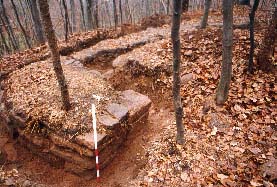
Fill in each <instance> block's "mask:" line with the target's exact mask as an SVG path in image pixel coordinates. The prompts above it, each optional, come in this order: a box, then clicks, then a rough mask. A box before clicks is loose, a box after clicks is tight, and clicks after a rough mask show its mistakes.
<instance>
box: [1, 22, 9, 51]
mask: <svg viewBox="0 0 277 187" xmlns="http://www.w3.org/2000/svg"><path fill="white" fill-rule="evenodd" d="M0 36H1V40H2V42H3V44H4V47H5V50H6V51H7V52H8V53H10V52H11V50H10V48H9V46H8V44H7V42H6V38H5V36H4V34H3V30H2V27H1V26H0Z"/></svg>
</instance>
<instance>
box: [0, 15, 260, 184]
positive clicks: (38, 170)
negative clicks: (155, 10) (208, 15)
mask: <svg viewBox="0 0 277 187" xmlns="http://www.w3.org/2000/svg"><path fill="white" fill-rule="evenodd" d="M199 15H200V14H199ZM208 31H209V30H208ZM214 35H216V34H215V33H213V35H212V37H214ZM208 36H209V32H208V34H207V37H208ZM200 37H201V36H194V38H193V39H192V40H194V39H195V41H194V44H198V42H199V41H198V39H197V38H200ZM202 37H203V36H202ZM219 37H220V36H219ZM203 38H204V39H205V38H206V36H205V37H203ZM204 39H203V41H205V40H204ZM239 39H240V40H239ZM218 40H219V39H216V40H215V41H214V42H212V44H211V45H216V43H219V42H218ZM237 40H238V41H244V38H242V39H241V38H238V37H237ZM207 44H208V45H210V44H209V43H202V44H200V45H203V46H204V45H207ZM244 46H246V45H244ZM212 47H213V48H212V49H214V50H211V51H210V53H211V54H212V53H215V54H213V55H212V56H213V58H215V57H216V58H218V59H217V61H218V62H219V61H221V60H220V59H219V58H220V54H217V53H219V52H218V51H215V50H216V49H217V48H218V46H212ZM195 49H197V48H195ZM206 51H208V50H206ZM206 51H205V53H204V52H203V53H204V55H205V54H206ZM197 53H202V52H201V51H200V52H199V51H198V52H197ZM194 55H195V54H192V55H191V54H187V55H185V56H188V57H186V58H188V59H189V60H190V61H193V62H196V61H197V60H198V61H204V60H202V59H197V58H196V57H195V58H194ZM204 55H201V56H204ZM195 56H200V55H195ZM242 57H243V58H244V57H245V53H243V54H237V58H242ZM189 60H187V61H189ZM211 61H212V60H211ZM203 64H205V66H206V65H207V67H201V68H199V67H197V66H198V65H201V66H203ZM203 64H201V62H199V64H197V63H195V64H190V66H196V67H194V70H195V72H192V73H191V72H189V68H187V69H185V70H184V72H182V73H183V74H184V75H188V77H189V76H190V75H191V76H195V75H197V74H199V75H197V76H198V79H197V81H195V82H194V83H197V84H194V83H193V84H192V83H189V84H187V86H186V87H184V88H183V89H184V90H182V91H183V94H184V98H190V97H188V95H190V96H192V95H193V98H190V99H191V100H184V101H185V102H184V103H185V109H186V110H187V112H186V114H187V116H186V120H189V121H187V122H186V123H187V126H188V132H189V133H188V140H191V142H192V143H190V142H189V143H188V144H187V145H186V146H187V147H186V149H187V150H190V149H188V148H191V150H192V151H193V153H192V157H189V156H187V155H185V156H184V158H190V159H191V161H192V163H193V162H194V161H195V162H196V160H195V157H196V156H199V157H200V156H201V154H200V153H201V152H199V154H198V153H197V151H199V150H201V146H202V147H203V145H206V144H201V141H202V143H203V142H204V143H207V142H208V143H211V142H213V143H215V144H216V143H218V142H220V141H222V139H223V138H221V137H220V136H216V137H217V138H218V139H215V138H214V139H213V138H211V139H209V141H207V140H206V139H205V138H206V137H207V135H209V136H211V135H210V134H212V133H213V132H210V128H212V127H210V126H208V128H207V127H206V126H201V125H203V124H204V123H203V124H202V123H200V122H199V123H198V122H195V120H200V119H198V118H196V117H195V116H198V115H199V113H196V112H198V111H200V110H202V108H201V107H203V106H202V105H196V104H194V103H198V104H199V102H198V101H197V100H199V95H200V96H202V97H203V98H202V97H201V99H202V100H203V101H206V100H208V99H206V97H207V96H209V95H210V93H213V91H214V90H213V89H214V88H215V86H214V85H213V84H215V80H217V79H218V76H216V77H210V75H214V74H218V72H216V73H214V72H209V74H208V78H209V80H210V79H211V80H212V81H213V83H212V84H208V85H213V88H205V86H206V85H207V84H204V83H202V82H207V80H206V79H205V76H206V74H205V76H204V77H202V76H203V75H202V74H200V72H201V73H202V72H204V71H206V70H209V71H212V70H214V69H219V68H214V69H212V68H211V67H212V66H211V65H209V62H208V61H207V62H205V63H203ZM217 64H219V63H217ZM217 64H215V65H216V67H217V66H219V65H217ZM213 65H214V64H213ZM237 66H238V65H236V66H235V67H237ZM89 68H92V69H94V70H97V71H99V72H101V73H104V72H107V71H108V70H110V69H112V67H111V64H109V65H108V66H107V64H97V65H93V66H90V67H89ZM190 68H191V67H190ZM211 69H212V70H211ZM237 69H238V68H236V69H235V74H236V73H237V74H238V72H236V71H238V70H237ZM241 69H242V68H240V71H239V72H240V73H242V72H243V71H242V70H241ZM199 77H200V78H199ZM185 78H186V77H185ZM202 79H203V80H202ZM108 81H109V82H110V83H111V84H112V85H113V86H114V88H115V89H116V90H126V89H132V90H134V91H138V92H139V93H142V94H145V95H148V96H149V97H150V99H151V100H152V102H153V105H152V107H151V110H150V114H149V118H148V120H149V121H148V123H146V124H145V125H144V126H142V127H141V126H138V127H137V128H136V129H133V130H132V131H131V133H130V134H129V136H128V139H127V140H126V141H125V143H124V145H123V146H122V147H121V148H120V152H119V154H117V156H116V157H115V159H114V160H113V161H112V162H111V163H110V164H109V166H108V167H107V168H105V169H103V170H101V171H100V172H101V181H100V183H99V184H97V182H96V181H95V180H94V179H92V180H87V179H85V178H83V177H79V176H76V175H73V174H70V173H67V172H65V171H64V170H63V169H59V168H56V167H52V166H51V165H50V164H49V163H47V162H45V161H44V160H42V159H41V158H39V157H37V156H35V155H34V154H32V153H31V152H29V151H27V149H25V148H24V147H22V146H20V145H19V144H18V143H17V141H16V139H11V138H9V136H8V135H7V133H6V132H5V130H4V129H3V130H2V129H0V151H1V152H0V176H1V166H2V168H4V170H5V171H9V170H12V169H16V170H17V171H18V174H17V173H16V172H15V174H12V176H13V177H11V178H12V179H14V181H19V182H18V183H20V184H23V183H24V182H26V181H29V182H30V183H31V184H32V185H33V186H53V187H55V186H57V187H60V186H69V187H71V186H72V187H75V186H103V187H124V186H126V187H127V186H138V185H135V184H134V185H131V184H130V183H129V182H130V180H133V179H135V178H136V177H137V175H139V172H140V169H141V168H144V167H145V164H147V163H149V162H147V160H148V155H147V151H146V150H147V148H149V146H150V145H153V142H155V140H156V139H160V138H162V137H161V136H164V135H166V136H164V139H163V141H162V142H157V143H163V144H170V143H171V142H170V141H166V140H165V139H166V138H168V137H169V138H172V137H173V136H174V135H172V134H171V133H172V132H170V133H169V134H170V136H169V135H167V132H169V131H170V130H171V131H172V129H174V128H172V125H173V121H174V119H173V118H174V114H173V107H172V103H171V102H172V99H171V88H170V87H168V85H167V84H164V83H163V82H160V81H159V77H155V76H153V77H147V76H144V75H140V76H133V75H131V74H130V73H128V72H127V73H126V72H124V71H123V72H119V73H118V74H117V75H116V76H114V77H112V78H111V79H108ZM243 81H245V80H243ZM237 84H238V85H239V83H237ZM249 84H250V83H249ZM251 84H252V83H251ZM190 86H192V88H191V87H190ZM233 87H235V86H234V85H233ZM249 87H250V86H249ZM200 88H201V89H200ZM202 88H203V90H202ZM194 89H195V90H194ZM197 89H198V91H199V90H200V91H199V93H198V91H197ZM208 89H211V90H212V91H211V92H209V93H208V94H207V95H204V94H203V93H205V92H204V91H205V90H208ZM208 91H210V90H208ZM196 93H197V94H198V96H194V94H196ZM185 94H187V95H185ZM230 95H231V98H232V99H233V100H236V98H237V95H236V94H232V93H231V94H230ZM209 99H210V98H209ZM193 107H194V108H193ZM228 107H229V108H227V109H228V110H227V109H226V111H225V113H227V111H229V110H233V108H234V106H228ZM208 110H210V109H208ZM220 110H221V111H220ZM220 110H219V113H220V112H222V110H225V108H223V109H220ZM193 111H194V113H193ZM195 111H196V112H195ZM201 112H202V111H201ZM234 114H236V113H234ZM193 115H194V116H193ZM234 119H235V120H237V118H234ZM201 120H202V119H201ZM207 123H208V122H207ZM0 127H1V125H0ZM204 127H205V128H204ZM170 128H171V129H170ZM217 128H218V130H220V128H219V127H217ZM217 128H216V129H217ZM228 128H229V130H230V129H233V128H232V126H230V127H228ZM241 128H245V127H241ZM235 130H236V129H235ZM194 131H195V132H196V131H197V133H194ZM198 131H199V132H198ZM206 131H207V132H206ZM201 133H202V134H201ZM216 133H217V132H215V134H216ZM219 133H220V135H222V137H224V131H222V132H221V131H220V132H218V134H219ZM236 133H237V132H236ZM198 135H199V137H198ZM227 135H228V134H227ZM227 135H226V136H227ZM211 137H214V135H212V136H211ZM242 139H245V138H242ZM196 140H197V141H198V140H199V142H200V143H199V145H198V144H196ZM230 140H232V139H231V138H230ZM194 141H195V142H194ZM239 141H240V140H239ZM220 143H222V142H220ZM224 143H225V142H224ZM232 143H233V142H232ZM235 143H236V142H235ZM242 143H244V142H242ZM222 144H223V143H222ZM228 144H229V143H228ZM196 145H197V146H196ZM223 145H225V144H223ZM190 146H191V147H190ZM195 147H196V148H195ZM199 147H200V148H199ZM230 147H231V148H232V147H235V144H234V143H233V144H232V145H231V146H230ZM166 148H167V147H166ZM231 148H230V150H231ZM153 149H155V148H153ZM178 149H179V148H178V147H177V148H176V147H175V148H174V149H173V152H174V151H176V150H177V152H178ZM187 150H186V151H187ZM210 150H212V149H209V150H208V151H210ZM228 150H229V148H228ZM162 151H164V150H162ZM162 151H161V152H162ZM166 151H168V150H166ZM179 151H180V150H179ZM186 151H185V152H186ZM205 151H206V150H205ZM254 151H255V150H254ZM156 152H158V151H156ZM156 152H155V151H153V153H156ZM158 153H160V152H158ZM196 153H197V155H195V154H196ZM205 153H206V152H205ZM165 154H167V152H166V153H165ZM161 155H162V154H161ZM172 155H173V157H172V158H174V155H175V153H172ZM176 155H177V154H176ZM207 155H208V154H207ZM177 156H178V155H177ZM177 156H176V157H177ZM223 157H224V158H225V157H228V155H221V157H219V158H220V159H223ZM215 158H217V157H215ZM215 158H213V157H211V158H209V159H210V160H214V159H215ZM100 159H101V155H100ZM206 159H207V160H208V158H206ZM188 160H189V159H188ZM163 161H164V160H163ZM163 161H161V162H163ZM203 161H204V160H202V162H200V161H199V163H200V165H201V164H202V165H201V166H203ZM223 161H224V159H223ZM223 161H222V167H223V166H226V165H227V164H225V162H223ZM209 162H211V163H215V162H213V161H209ZM209 162H206V163H207V164H208V163H209ZM176 163H177V162H176ZM228 164H229V163H228ZM253 165H254V164H253ZM172 166H173V164H172V163H171V162H169V167H172ZM195 166H196V167H195V168H196V169H199V167H197V164H196V165H195ZM205 166H206V165H205V164H204V166H203V167H205ZM148 167H149V166H148ZM150 168H151V167H150ZM188 168H189V166H188ZM191 168H192V169H193V167H192V166H191ZM191 168H190V169H191ZM219 168H221V166H219ZM186 169H187V168H185V170H186ZM150 171H151V170H150ZM13 173H14V172H13ZM148 174H149V173H148ZM224 174H225V173H224ZM242 174H244V173H242ZM17 175H18V176H17ZM146 175H147V174H146ZM226 175H227V173H226ZM176 176H177V175H176ZM201 176H202V173H200V174H199V175H198V177H201ZM218 176H220V177H222V176H223V178H224V177H226V176H225V175H223V174H219V175H218ZM185 177H188V176H185ZM185 177H184V176H181V177H179V179H180V178H182V180H183V178H185ZM0 179H1V177H0ZM205 179H206V178H203V179H202V180H205ZM180 180H181V179H180ZM211 180H212V179H211ZM213 180H214V179H213ZM250 180H251V179H250ZM250 180H249V181H250ZM184 181H185V180H184ZM213 182H214V181H213ZM0 183H1V180H0ZM15 183H16V182H15ZM214 183H215V184H216V185H220V184H221V183H219V182H218V183H217V182H214ZM160 184H161V183H160ZM160 184H157V185H160ZM243 184H247V183H243ZM199 185H200V184H199ZM0 186H1V185H0ZM164 186H166V185H164Z"/></svg>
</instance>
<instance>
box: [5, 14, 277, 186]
mask: <svg viewBox="0 0 277 187" xmlns="http://www.w3.org/2000/svg"><path fill="white" fill-rule="evenodd" d="M243 13H244V15H241V14H243ZM243 13H241V12H237V14H236V16H237V18H239V17H243V16H244V17H246V16H247V13H245V12H243ZM200 15H201V14H199V15H197V14H196V15H192V18H193V19H192V18H191V19H192V20H195V23H197V22H198V21H199V20H200ZM220 20H221V16H220V14H219V13H215V14H214V16H212V17H211V18H210V19H209V22H211V23H218V22H220ZM242 21H245V20H243V19H242ZM211 25H212V24H211ZM263 33H264V29H263V27H262V26H260V27H259V29H257V32H256V43H257V46H259V43H261V40H262V36H263ZM221 39H222V33H221V29H220V28H219V27H217V26H210V27H208V28H207V29H205V30H193V31H189V32H185V33H181V44H182V68H181V75H182V88H181V94H182V98H183V108H184V114H185V116H184V124H185V129H186V134H185V138H186V143H185V144H184V145H183V146H179V145H176V144H175V131H176V129H175V125H174V110H173V106H172V98H171V97H172V94H171V87H172V76H171V74H170V73H169V74H168V73H167V72H163V70H166V69H167V68H168V67H169V66H170V64H171V63H172V50H171V48H172V46H171V43H170V39H169V38H165V39H163V40H161V41H158V42H154V43H149V44H146V45H145V46H141V47H138V48H136V49H134V50H133V51H130V52H128V53H126V54H123V55H122V56H121V55H120V56H118V57H117V58H116V59H114V61H116V60H118V58H120V60H121V61H122V60H123V61H124V60H126V59H127V61H128V62H129V61H130V58H131V61H132V60H133V61H136V62H137V63H138V64H139V65H140V66H139V67H141V66H143V67H144V68H143V70H146V71H147V67H149V66H151V67H159V69H161V72H159V73H158V74H155V73H154V74H152V73H151V74H149V75H148V74H146V73H144V72H143V71H142V70H141V69H139V71H135V70H134V69H131V68H133V67H128V68H130V69H128V68H125V69H123V70H122V71H120V72H117V74H116V75H115V76H113V77H112V78H110V79H109V80H108V81H109V82H110V83H111V84H112V85H113V86H114V88H115V89H117V90H126V89H132V90H135V91H137V92H140V93H142V94H145V95H147V96H149V97H150V99H151V100H152V102H153V105H152V107H151V109H150V114H149V119H148V120H149V121H148V123H147V124H146V125H145V126H142V127H137V128H136V129H133V130H132V132H131V133H130V135H129V137H128V139H127V140H126V142H125V143H124V145H123V146H122V147H121V148H120V152H119V154H118V155H117V156H116V157H115V159H114V160H113V161H112V162H111V163H110V164H109V166H108V167H106V168H105V169H103V170H101V182H100V184H99V185H98V184H97V183H96V181H95V180H85V179H83V178H82V177H78V176H76V175H73V174H70V173H67V172H65V171H64V170H63V169H58V168H54V167H52V166H50V164H49V163H47V162H45V161H44V160H43V159H41V158H39V157H37V156H35V155H34V154H32V153H31V152H29V151H28V150H27V149H25V148H24V147H22V146H21V145H19V144H18V143H17V142H16V140H13V139H10V138H8V137H7V133H5V131H4V130H1V129H0V132H1V133H0V148H1V149H0V150H1V151H2V152H3V153H4V154H1V153H0V186H1V182H3V183H4V184H3V185H4V186H12V185H18V186H20V185H21V186H41V187H43V186H53V187H54V186H57V187H58V186H72V187H75V186H103V187H107V186H111V187H120V186H122V187H124V186H126V187H127V186H161V187H163V186H266V187H271V186H274V185H277V184H276V181H277V176H276V173H277V171H276V168H277V167H276V164H277V163H276V162H277V160H276V158H277V150H276V141H277V132H276V123H277V111H276V108H277V104H276V96H277V95H276V92H277V87H276V74H274V73H276V72H273V73H267V74H266V73H263V72H261V71H258V70H257V71H255V73H254V74H253V75H250V74H248V73H247V72H246V67H247V58H248V49H249V42H248V31H247V30H235V31H234V59H233V78H232V83H231V88H230V95H229V99H228V101H227V102H226V104H225V105H224V106H221V107H218V106H216V105H215V103H214V94H215V90H216V86H217V83H218V80H219V76H220V64H221V60H222V59H221V50H220V49H221ZM275 59H276V57H275ZM149 62H151V63H150V64H149ZM91 68H92V67H91ZM109 68H110V67H109ZM101 70H103V69H101ZM107 70H109V69H107ZM2 155H3V157H5V159H4V158H1V156H2ZM100 159H101V157H100Z"/></svg>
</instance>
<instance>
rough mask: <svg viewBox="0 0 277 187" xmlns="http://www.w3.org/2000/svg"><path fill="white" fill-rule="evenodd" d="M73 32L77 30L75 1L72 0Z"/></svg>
mask: <svg viewBox="0 0 277 187" xmlns="http://www.w3.org/2000/svg"><path fill="white" fill-rule="evenodd" d="M70 8H71V24H72V25H71V26H72V32H76V14H75V11H76V10H75V1H74V0H70Z"/></svg>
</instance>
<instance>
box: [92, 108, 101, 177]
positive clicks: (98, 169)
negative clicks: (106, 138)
mask: <svg viewBox="0 0 277 187" xmlns="http://www.w3.org/2000/svg"><path fill="white" fill-rule="evenodd" d="M91 114H92V126H93V140H94V149H95V162H96V177H97V179H96V180H97V182H100V167H99V152H98V148H97V126H96V107H95V104H93V103H92V105H91Z"/></svg>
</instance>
